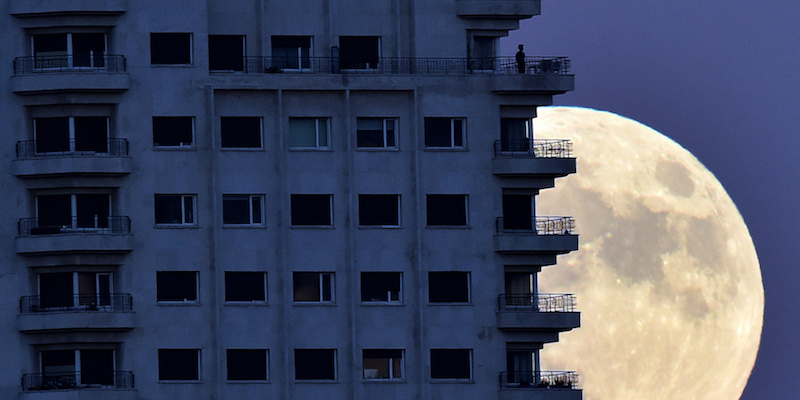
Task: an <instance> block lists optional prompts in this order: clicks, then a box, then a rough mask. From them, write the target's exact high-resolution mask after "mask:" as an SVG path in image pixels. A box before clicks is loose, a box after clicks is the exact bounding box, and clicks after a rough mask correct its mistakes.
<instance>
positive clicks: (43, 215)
mask: <svg viewBox="0 0 800 400" xmlns="http://www.w3.org/2000/svg"><path fill="white" fill-rule="evenodd" d="M36 216H37V218H38V219H39V221H38V222H39V227H64V226H65V227H71V226H72V195H69V194H54V195H45V196H36Z"/></svg>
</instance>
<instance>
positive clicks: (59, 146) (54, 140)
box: [33, 117, 108, 153]
mask: <svg viewBox="0 0 800 400" xmlns="http://www.w3.org/2000/svg"><path fill="white" fill-rule="evenodd" d="M33 133H34V139H35V142H36V152H37V153H72V152H80V153H108V117H55V118H34V120H33Z"/></svg>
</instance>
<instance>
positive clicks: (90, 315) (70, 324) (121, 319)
mask: <svg viewBox="0 0 800 400" xmlns="http://www.w3.org/2000/svg"><path fill="white" fill-rule="evenodd" d="M18 321H19V331H20V332H24V333H57V332H69V331H92V332H101V331H104V332H114V331H126V330H131V329H133V328H134V326H135V321H134V314H133V298H132V297H131V295H130V294H127V293H98V294H80V295H79V294H76V295H73V296H72V298H69V296H57V295H49V296H48V295H37V296H25V297H22V298H21V299H20V314H19V318H18Z"/></svg>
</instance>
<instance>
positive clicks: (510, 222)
mask: <svg viewBox="0 0 800 400" xmlns="http://www.w3.org/2000/svg"><path fill="white" fill-rule="evenodd" d="M502 227H503V229H504V230H523V231H530V230H533V196H531V195H528V194H504V195H503V226H502Z"/></svg>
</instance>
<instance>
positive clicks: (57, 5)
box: [9, 0, 128, 18]
mask: <svg viewBox="0 0 800 400" xmlns="http://www.w3.org/2000/svg"><path fill="white" fill-rule="evenodd" d="M127 8H128V7H127V1H126V0H61V1H57V2H55V1H51V0H11V1H9V13H10V14H11V15H13V16H15V17H20V18H30V17H50V16H66V15H119V14H122V13H124V12H125V11H127Z"/></svg>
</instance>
